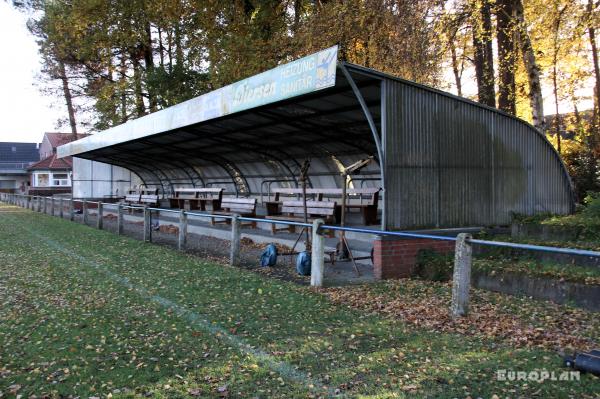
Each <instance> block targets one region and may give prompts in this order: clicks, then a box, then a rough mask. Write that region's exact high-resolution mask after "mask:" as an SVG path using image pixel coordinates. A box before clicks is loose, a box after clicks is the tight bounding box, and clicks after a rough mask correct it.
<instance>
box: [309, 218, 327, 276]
mask: <svg viewBox="0 0 600 399" xmlns="http://www.w3.org/2000/svg"><path fill="white" fill-rule="evenodd" d="M323 223H325V222H324V221H323V220H322V219H316V220H315V221H314V222H313V227H312V253H311V257H310V262H311V264H310V285H311V286H313V287H321V286H323V273H324V271H325V240H324V238H323V235H322V234H320V233H319V227H320V226H321V225H323Z"/></svg>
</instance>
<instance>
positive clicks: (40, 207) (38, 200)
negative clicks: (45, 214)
mask: <svg viewBox="0 0 600 399" xmlns="http://www.w3.org/2000/svg"><path fill="white" fill-rule="evenodd" d="M36 202H37V204H36V205H37V211H38V212H41V211H42V197H37V198H36Z"/></svg>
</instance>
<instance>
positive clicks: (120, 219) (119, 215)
mask: <svg viewBox="0 0 600 399" xmlns="http://www.w3.org/2000/svg"><path fill="white" fill-rule="evenodd" d="M117 234H118V235H122V234H123V205H121V204H118V205H117Z"/></svg>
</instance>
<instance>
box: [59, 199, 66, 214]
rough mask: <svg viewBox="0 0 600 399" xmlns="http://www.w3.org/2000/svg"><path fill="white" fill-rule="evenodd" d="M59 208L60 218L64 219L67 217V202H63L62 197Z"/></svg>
mask: <svg viewBox="0 0 600 399" xmlns="http://www.w3.org/2000/svg"><path fill="white" fill-rule="evenodd" d="M58 206H59V208H58V217H59V218H61V219H62V218H63V216H64V215H65V209H64V207H65V201H64V200H63V198H62V197H60V199H59V200H58Z"/></svg>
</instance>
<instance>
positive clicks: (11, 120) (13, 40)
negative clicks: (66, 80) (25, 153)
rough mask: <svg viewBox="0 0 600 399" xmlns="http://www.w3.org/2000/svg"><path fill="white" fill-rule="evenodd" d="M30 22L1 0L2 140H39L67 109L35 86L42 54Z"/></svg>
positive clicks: (37, 141) (0, 104)
mask: <svg viewBox="0 0 600 399" xmlns="http://www.w3.org/2000/svg"><path fill="white" fill-rule="evenodd" d="M26 23H27V17H26V16H25V15H24V14H22V13H20V12H19V11H16V10H15V9H14V8H13V7H12V6H11V5H10V4H9V3H7V2H5V1H0V49H2V54H3V56H2V57H0V141H17V142H32V143H33V142H35V143H39V142H40V141H41V140H42V136H43V135H44V132H53V131H56V121H57V120H58V119H59V118H61V117H62V116H63V114H64V112H65V110H64V109H63V107H62V105H61V103H60V99H52V98H49V97H47V96H43V95H42V94H41V93H40V91H39V89H38V88H37V87H36V86H35V82H36V81H37V79H36V75H37V74H39V72H40V68H41V64H40V56H39V53H38V48H37V45H36V43H35V38H34V37H33V36H32V35H31V34H30V33H29V31H28V30H27V26H26Z"/></svg>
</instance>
